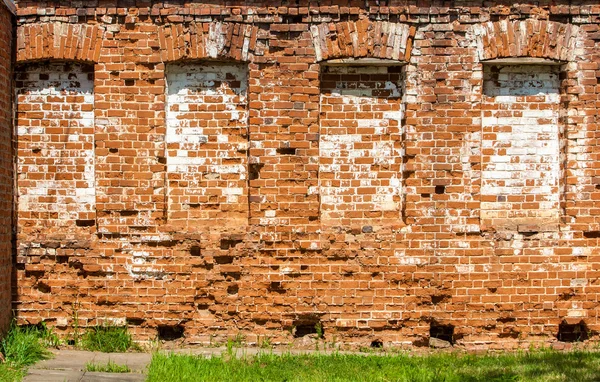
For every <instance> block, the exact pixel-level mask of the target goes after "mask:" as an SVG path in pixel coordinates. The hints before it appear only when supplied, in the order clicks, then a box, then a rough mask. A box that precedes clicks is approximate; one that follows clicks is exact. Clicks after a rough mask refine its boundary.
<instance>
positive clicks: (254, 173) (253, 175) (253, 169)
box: [248, 163, 265, 180]
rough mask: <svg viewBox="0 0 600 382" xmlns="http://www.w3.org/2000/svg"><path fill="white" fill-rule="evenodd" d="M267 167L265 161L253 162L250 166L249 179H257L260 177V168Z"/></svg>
mask: <svg viewBox="0 0 600 382" xmlns="http://www.w3.org/2000/svg"><path fill="white" fill-rule="evenodd" d="M263 167H265V164H264V163H251V164H250V165H249V166H248V179H250V180H256V179H258V178H259V177H260V170H261V169H262V168H263Z"/></svg>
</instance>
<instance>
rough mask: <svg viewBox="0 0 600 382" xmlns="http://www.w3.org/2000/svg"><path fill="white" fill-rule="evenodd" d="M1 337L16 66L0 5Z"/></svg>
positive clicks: (8, 261)
mask: <svg viewBox="0 0 600 382" xmlns="http://www.w3.org/2000/svg"><path fill="white" fill-rule="evenodd" d="M0 25H1V27H0V333H1V332H3V331H4V330H5V329H6V328H7V327H8V324H9V322H10V320H11V317H12V314H11V299H12V297H11V285H12V278H13V273H12V272H11V268H12V260H13V257H12V253H13V244H12V237H13V231H12V228H11V227H12V222H13V216H12V215H13V195H14V193H13V160H12V112H11V111H12V107H11V104H12V94H11V88H12V86H11V84H12V62H13V43H12V42H13V38H14V34H13V28H14V20H13V14H12V13H11V11H10V10H9V9H8V8H7V6H6V5H5V4H3V3H0Z"/></svg>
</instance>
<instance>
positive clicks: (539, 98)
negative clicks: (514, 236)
mask: <svg viewBox="0 0 600 382" xmlns="http://www.w3.org/2000/svg"><path fill="white" fill-rule="evenodd" d="M560 72H561V67H560V63H558V62H555V61H549V60H540V59H528V58H523V59H512V60H507V59H504V60H494V61H491V62H486V63H485V64H484V71H483V73H484V82H483V100H482V151H481V152H482V186H481V198H482V202H481V222H482V225H483V226H484V227H485V228H488V229H494V230H498V231H507V230H508V231H519V232H524V233H527V232H529V233H534V232H541V231H554V230H557V229H558V223H559V218H560V215H561V212H560V211H561V207H560V204H561V183H562V181H561V179H563V176H564V174H563V170H562V168H561V163H563V160H564V147H563V146H564V143H563V139H562V136H563V131H564V127H563V126H562V124H561V118H560V117H561V107H560V80H559V75H560Z"/></svg>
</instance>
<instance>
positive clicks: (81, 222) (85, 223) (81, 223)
mask: <svg viewBox="0 0 600 382" xmlns="http://www.w3.org/2000/svg"><path fill="white" fill-rule="evenodd" d="M75 225H76V226H77V227H93V226H95V225H96V220H94V219H77V220H75Z"/></svg>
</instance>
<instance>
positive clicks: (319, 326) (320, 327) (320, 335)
mask: <svg viewBox="0 0 600 382" xmlns="http://www.w3.org/2000/svg"><path fill="white" fill-rule="evenodd" d="M315 332H316V333H317V338H318V339H322V338H323V324H321V323H320V322H317V323H316V324H315Z"/></svg>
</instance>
